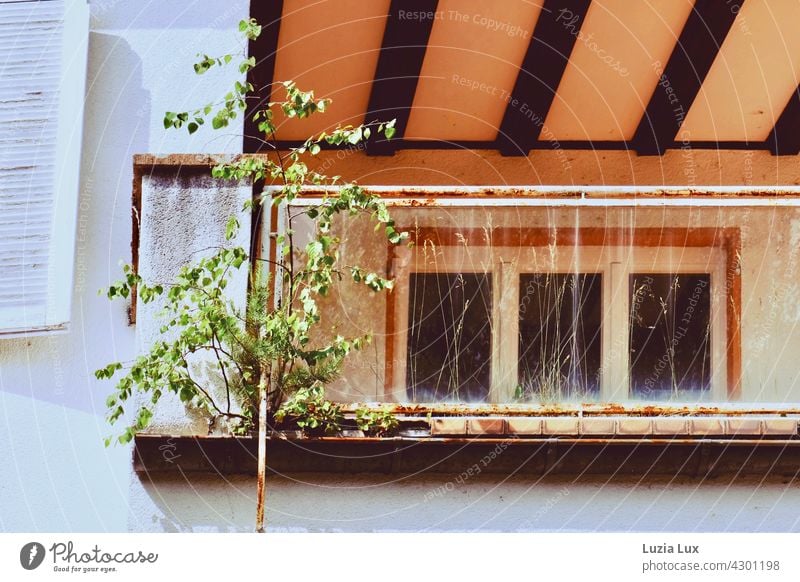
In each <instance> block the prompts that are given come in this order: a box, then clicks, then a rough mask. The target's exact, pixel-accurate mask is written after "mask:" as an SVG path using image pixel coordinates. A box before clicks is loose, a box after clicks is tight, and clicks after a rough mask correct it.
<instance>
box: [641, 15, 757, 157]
mask: <svg viewBox="0 0 800 582" xmlns="http://www.w3.org/2000/svg"><path fill="white" fill-rule="evenodd" d="M743 4H744V0H736V1H734V0H697V2H696V3H695V5H694V8H693V9H692V12H691V13H690V15H689V18H688V20H687V21H686V24H685V25H684V27H683V31H682V32H681V35H680V38H679V39H678V42H677V44H676V45H675V48H674V49H673V50H672V55H671V56H670V58H669V61H667V65H666V67H664V68H663V70H662V71H661V77H660V79H659V81H658V85H657V86H656V90H655V92H654V93H653V96H652V97H651V98H650V102H649V103H648V105H647V109H646V110H645V113H644V116H643V117H642V120H641V121H640V122H639V127H638V128H637V129H636V134H635V136H634V138H633V142H632V145H633V148H634V149H635V150H636V152H637V153H638V154H640V155H661V154H663V153H664V151H665V150H666V149H667V148H669V147H670V146H671V145H673V144H674V143H675V141H676V137H675V136H676V135H677V134H678V131H679V130H680V128H681V126H682V125H683V121H684V119H685V118H686V115H688V113H689V109H691V107H692V104H693V103H694V100H695V98H696V97H697V94H698V93H699V92H700V87H701V86H702V85H703V81H705V78H706V76H707V75H708V72H709V70H710V69H711V65H712V64H713V63H714V59H716V58H717V55H718V54H719V50H720V47H721V46H722V43H723V42H724V41H725V37H727V36H728V33H729V32H730V29H731V27H732V26H733V22H734V20H735V19H736V15H737V14H738V13H739V11H740V10H741V8H742V5H743ZM656 64H657V63H656ZM677 141H680V140H677Z"/></svg>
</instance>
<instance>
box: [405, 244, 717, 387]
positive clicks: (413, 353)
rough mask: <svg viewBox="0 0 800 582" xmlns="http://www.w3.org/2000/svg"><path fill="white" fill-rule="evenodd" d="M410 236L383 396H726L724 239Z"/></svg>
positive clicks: (406, 249)
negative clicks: (390, 368) (393, 351)
mask: <svg viewBox="0 0 800 582" xmlns="http://www.w3.org/2000/svg"><path fill="white" fill-rule="evenodd" d="M411 231H412V232H413V237H414V239H415V242H416V244H415V245H414V246H413V247H411V248H401V249H397V251H396V253H395V258H394V274H395V277H396V288H397V291H396V296H395V297H394V299H395V301H394V305H393V306H391V307H390V308H391V309H393V310H394V311H395V315H394V318H393V320H394V321H395V322H397V327H396V329H395V330H394V333H395V334H396V335H397V339H396V340H395V342H394V345H395V346H398V348H397V349H398V353H397V354H396V356H397V357H398V358H399V359H400V360H403V358H405V361H404V362H403V364H402V365H399V366H395V367H394V374H393V377H392V378H391V380H390V393H391V398H392V399H394V400H398V401H404V400H409V401H412V402H438V401H446V402H498V403H511V402H517V403H520V402H521V403H526V402H532V403H556V402H565V401H581V402H585V401H592V400H594V401H605V402H611V401H620V400H648V401H663V400H673V401H702V400H720V399H722V400H724V399H727V395H728V389H729V387H728V381H727V362H726V359H727V353H726V346H727V345H728V343H729V342H728V332H727V325H728V322H727V321H726V310H725V297H726V296H727V294H728V291H727V288H726V286H727V282H726V278H725V267H726V252H727V248H726V246H725V245H726V244H728V243H727V242H726V241H727V240H728V239H727V238H726V237H725V236H722V235H725V234H726V233H725V232H722V231H721V232H719V233H717V235H719V236H717V239H718V240H716V243H717V244H713V243H714V242H715V241H714V239H713V237H714V233H712V232H706V231H695V232H692V231H690V230H688V229H680V228H677V229H676V228H673V229H666V230H662V231H661V232H660V233H659V235H658V238H657V239H653V238H652V234H653V233H652V232H650V231H647V230H637V229H632V230H628V231H619V230H615V229H599V230H598V229H578V230H574V231H572V232H565V233H562V234H559V233H557V232H555V231H552V230H548V229H525V228H520V229H502V228H501V229H493V230H491V231H481V230H474V231H468V230H463V229H457V228H432V229H431V228H416V229H411ZM731 234H732V233H730V232H729V233H727V235H731ZM709 237H712V238H709ZM678 240H680V241H681V242H682V246H675V244H674V241H678ZM655 242H658V244H655ZM623 243H624V244H623ZM403 346H405V349H402V347H403Z"/></svg>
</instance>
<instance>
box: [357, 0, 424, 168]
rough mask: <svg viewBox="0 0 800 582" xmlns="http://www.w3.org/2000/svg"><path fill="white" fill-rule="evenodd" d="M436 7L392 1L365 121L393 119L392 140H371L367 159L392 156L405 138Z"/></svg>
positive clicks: (415, 1)
mask: <svg viewBox="0 0 800 582" xmlns="http://www.w3.org/2000/svg"><path fill="white" fill-rule="evenodd" d="M438 4H439V2H438V0H392V4H391V6H390V7H389V15H388V17H387V19H386V28H385V30H384V33H383V43H382V46H381V52H380V56H379V58H378V66H377V68H376V71H375V77H374V80H373V82H372V92H371V93H370V98H369V106H368V107H367V114H366V116H365V118H364V120H365V122H367V123H369V122H372V121H389V120H391V119H396V120H397V122H396V123H395V137H394V139H393V140H385V139H383V137H382V136H376V137H375V138H373V139H372V140H370V141H369V142H368V143H367V153H368V154H370V155H393V154H394V152H395V150H396V149H397V143H398V142H399V141H400V140H401V139H402V138H403V136H404V134H405V130H406V126H407V125H408V117H409V115H410V114H411V105H412V104H413V103H414V94H415V93H416V91H417V83H418V81H419V74H420V71H421V70H422V61H423V60H424V59H425V51H426V49H427V48H428V39H429V38H430V35H431V29H432V28H433V22H434V20H435V18H436V9H437V6H438Z"/></svg>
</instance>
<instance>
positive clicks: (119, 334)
mask: <svg viewBox="0 0 800 582" xmlns="http://www.w3.org/2000/svg"><path fill="white" fill-rule="evenodd" d="M87 75H88V78H87V84H86V101H85V110H84V131H83V144H82V157H81V191H80V197H79V202H78V212H77V224H76V252H75V266H74V268H75V270H74V281H73V288H72V290H71V292H72V316H71V322H70V329H69V330H68V331H67V332H65V333H57V334H51V335H45V336H36V337H30V338H16V339H0V390H2V391H4V392H9V393H14V394H19V395H21V396H28V397H31V398H34V399H35V400H41V401H45V402H51V403H54V404H59V405H63V406H66V407H68V408H72V409H77V410H81V411H86V412H94V413H97V414H100V415H104V414H105V404H104V401H105V397H106V394H107V393H108V392H109V391H110V390H111V388H112V386H111V384H110V383H108V382H105V383H103V384H100V383H99V382H97V381H96V380H95V378H94V375H93V372H94V370H95V369H96V368H98V367H100V366H102V365H104V364H106V363H107V362H109V361H111V360H112V359H118V360H125V359H130V358H132V356H133V353H134V341H133V340H134V334H133V329H132V328H129V327H128V324H127V313H126V306H125V305H124V304H123V303H121V302H116V303H113V304H112V303H110V302H109V301H108V300H106V298H105V297H102V296H98V293H97V291H98V289H100V288H102V287H105V286H107V285H108V283H109V282H110V281H111V280H113V279H116V278H118V273H119V265H118V262H119V260H120V258H128V257H130V240H131V218H130V216H131V214H130V213H131V210H130V208H131V205H130V196H131V181H132V168H131V163H130V160H131V158H132V156H133V154H134V153H136V152H140V151H146V150H147V147H148V131H149V127H148V123H149V118H150V96H149V93H148V92H147V91H145V90H144V89H143V88H142V71H141V60H140V58H139V57H138V56H137V55H136V53H135V52H134V51H133V50H132V49H131V47H130V45H129V44H128V43H127V42H126V41H125V40H123V39H122V38H120V37H118V36H113V35H108V34H99V33H95V32H93V33H91V34H90V37H89V59H88V72H87Z"/></svg>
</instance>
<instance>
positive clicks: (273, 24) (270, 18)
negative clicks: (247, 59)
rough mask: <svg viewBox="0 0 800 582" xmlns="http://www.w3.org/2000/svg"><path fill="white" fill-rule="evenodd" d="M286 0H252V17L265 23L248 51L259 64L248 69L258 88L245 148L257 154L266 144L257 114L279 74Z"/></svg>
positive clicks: (249, 112)
mask: <svg viewBox="0 0 800 582" xmlns="http://www.w3.org/2000/svg"><path fill="white" fill-rule="evenodd" d="M282 14H283V0H251V2H250V17H251V18H255V20H256V22H258V23H259V24H260V25H261V26H262V29H261V35H260V36H259V37H258V38H257V39H256V40H254V41H250V43H249V45H248V49H247V52H248V55H249V56H251V57H252V56H254V57H255V58H256V66H255V67H253V68H252V69H250V71H248V73H247V81H248V82H249V83H251V84H252V85H253V87H254V88H255V92H254V95H255V96H257V99H252V100H250V101H249V102H248V104H247V110H246V111H245V119H244V140H243V143H242V148H243V149H242V151H243V152H244V153H246V154H254V153H257V152H259V151H261V150H262V148H263V147H264V145H265V144H264V141H263V136H261V132H259V131H258V124H257V123H254V122H253V114H254V113H255V112H256V111H258V110H259V109H260V108H262V107H264V106H265V105H266V104H267V103H269V100H270V97H271V95H272V83H273V81H274V79H273V77H274V75H275V58H276V56H277V54H278V33H279V31H280V23H281V16H282Z"/></svg>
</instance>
